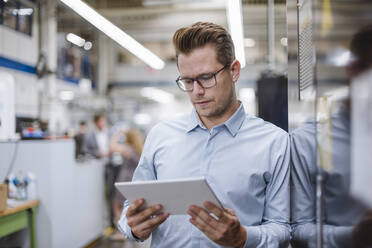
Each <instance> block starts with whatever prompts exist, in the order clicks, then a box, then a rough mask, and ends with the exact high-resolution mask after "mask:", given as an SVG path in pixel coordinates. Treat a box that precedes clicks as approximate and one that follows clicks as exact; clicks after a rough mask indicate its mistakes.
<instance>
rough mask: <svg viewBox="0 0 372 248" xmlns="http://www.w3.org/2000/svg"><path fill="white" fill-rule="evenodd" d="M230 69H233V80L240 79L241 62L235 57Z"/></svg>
mask: <svg viewBox="0 0 372 248" xmlns="http://www.w3.org/2000/svg"><path fill="white" fill-rule="evenodd" d="M230 70H231V76H232V80H233V82H234V83H235V82H236V81H238V79H239V76H240V62H239V61H238V60H236V59H235V60H234V61H233V62H232V63H231V65H230Z"/></svg>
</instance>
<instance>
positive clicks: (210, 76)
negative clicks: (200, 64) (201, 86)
mask: <svg viewBox="0 0 372 248" xmlns="http://www.w3.org/2000/svg"><path fill="white" fill-rule="evenodd" d="M212 78H213V75H204V76H200V78H199V79H200V80H204V81H207V80H211V79H212Z"/></svg>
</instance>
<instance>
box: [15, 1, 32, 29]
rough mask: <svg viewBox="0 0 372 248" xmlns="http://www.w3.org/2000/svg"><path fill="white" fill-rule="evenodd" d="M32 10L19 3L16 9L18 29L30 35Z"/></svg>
mask: <svg viewBox="0 0 372 248" xmlns="http://www.w3.org/2000/svg"><path fill="white" fill-rule="evenodd" d="M33 13H34V10H33V8H30V7H28V6H26V5H23V4H20V8H19V9H18V21H19V31H20V32H22V33H25V34H28V35H31V28H32V18H33Z"/></svg>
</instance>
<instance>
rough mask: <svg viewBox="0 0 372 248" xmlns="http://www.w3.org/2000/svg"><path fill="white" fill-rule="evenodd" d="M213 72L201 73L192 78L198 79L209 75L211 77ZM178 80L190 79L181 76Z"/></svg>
mask: <svg viewBox="0 0 372 248" xmlns="http://www.w3.org/2000/svg"><path fill="white" fill-rule="evenodd" d="M213 73H214V72H203V73H200V74H198V75H197V76H196V77H193V78H198V77H202V76H209V75H211V74H213ZM180 78H186V79H187V78H188V79H191V78H192V77H182V76H180Z"/></svg>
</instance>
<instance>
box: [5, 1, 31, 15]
mask: <svg viewBox="0 0 372 248" xmlns="http://www.w3.org/2000/svg"><path fill="white" fill-rule="evenodd" d="M5 2H6V1H5ZM33 12H34V10H33V9H31V8H25V9H12V15H21V16H24V15H32V13H33Z"/></svg>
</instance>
